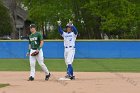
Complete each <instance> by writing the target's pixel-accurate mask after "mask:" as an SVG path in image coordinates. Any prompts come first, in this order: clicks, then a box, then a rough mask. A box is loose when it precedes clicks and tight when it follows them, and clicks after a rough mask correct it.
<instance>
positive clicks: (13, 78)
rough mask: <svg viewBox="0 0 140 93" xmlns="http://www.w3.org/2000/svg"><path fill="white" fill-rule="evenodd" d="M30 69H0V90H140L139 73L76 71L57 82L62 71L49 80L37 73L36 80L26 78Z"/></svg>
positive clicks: (129, 92)
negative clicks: (1, 84) (69, 76)
mask: <svg viewBox="0 0 140 93" xmlns="http://www.w3.org/2000/svg"><path fill="white" fill-rule="evenodd" d="M28 75H29V72H0V83H9V84H10V86H8V87H4V88H0V93H140V73H109V72H108V73H106V72H76V73H75V76H76V80H72V81H58V80H57V79H58V78H60V77H64V75H65V73H64V72H52V77H51V78H50V80H49V81H45V80H44V73H43V72H37V73H36V78H35V81H27V79H28Z"/></svg>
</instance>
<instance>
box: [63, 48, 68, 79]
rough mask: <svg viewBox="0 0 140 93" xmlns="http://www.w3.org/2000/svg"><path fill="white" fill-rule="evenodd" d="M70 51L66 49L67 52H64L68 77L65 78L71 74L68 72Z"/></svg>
mask: <svg viewBox="0 0 140 93" xmlns="http://www.w3.org/2000/svg"><path fill="white" fill-rule="evenodd" d="M68 51H69V49H66V48H65V51H64V58H65V64H66V67H67V75H66V76H65V77H67V76H69V72H68V62H67V59H68Z"/></svg>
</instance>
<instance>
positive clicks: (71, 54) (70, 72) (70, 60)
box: [67, 49, 75, 76]
mask: <svg viewBox="0 0 140 93" xmlns="http://www.w3.org/2000/svg"><path fill="white" fill-rule="evenodd" d="M74 55H75V49H70V50H69V52H68V57H67V64H68V67H67V69H68V75H69V76H73V66H72V63H73V59H74Z"/></svg>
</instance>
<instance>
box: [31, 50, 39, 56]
mask: <svg viewBox="0 0 140 93" xmlns="http://www.w3.org/2000/svg"><path fill="white" fill-rule="evenodd" d="M38 54H39V51H35V52H33V53H32V54H31V56H36V55H38Z"/></svg>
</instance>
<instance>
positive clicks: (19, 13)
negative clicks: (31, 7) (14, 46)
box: [2, 0, 27, 39]
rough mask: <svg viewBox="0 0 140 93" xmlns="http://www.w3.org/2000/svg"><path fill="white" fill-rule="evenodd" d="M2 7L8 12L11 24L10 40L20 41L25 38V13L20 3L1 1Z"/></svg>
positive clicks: (9, 0)
mask: <svg viewBox="0 0 140 93" xmlns="http://www.w3.org/2000/svg"><path fill="white" fill-rule="evenodd" d="M2 1H3V4H4V6H5V7H6V8H7V9H8V10H9V13H10V17H11V19H12V24H13V33H12V34H11V38H12V39H20V38H21V36H26V31H25V21H26V19H27V11H26V9H25V8H23V7H22V5H21V2H20V1H18V2H17V0H2Z"/></svg>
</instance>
